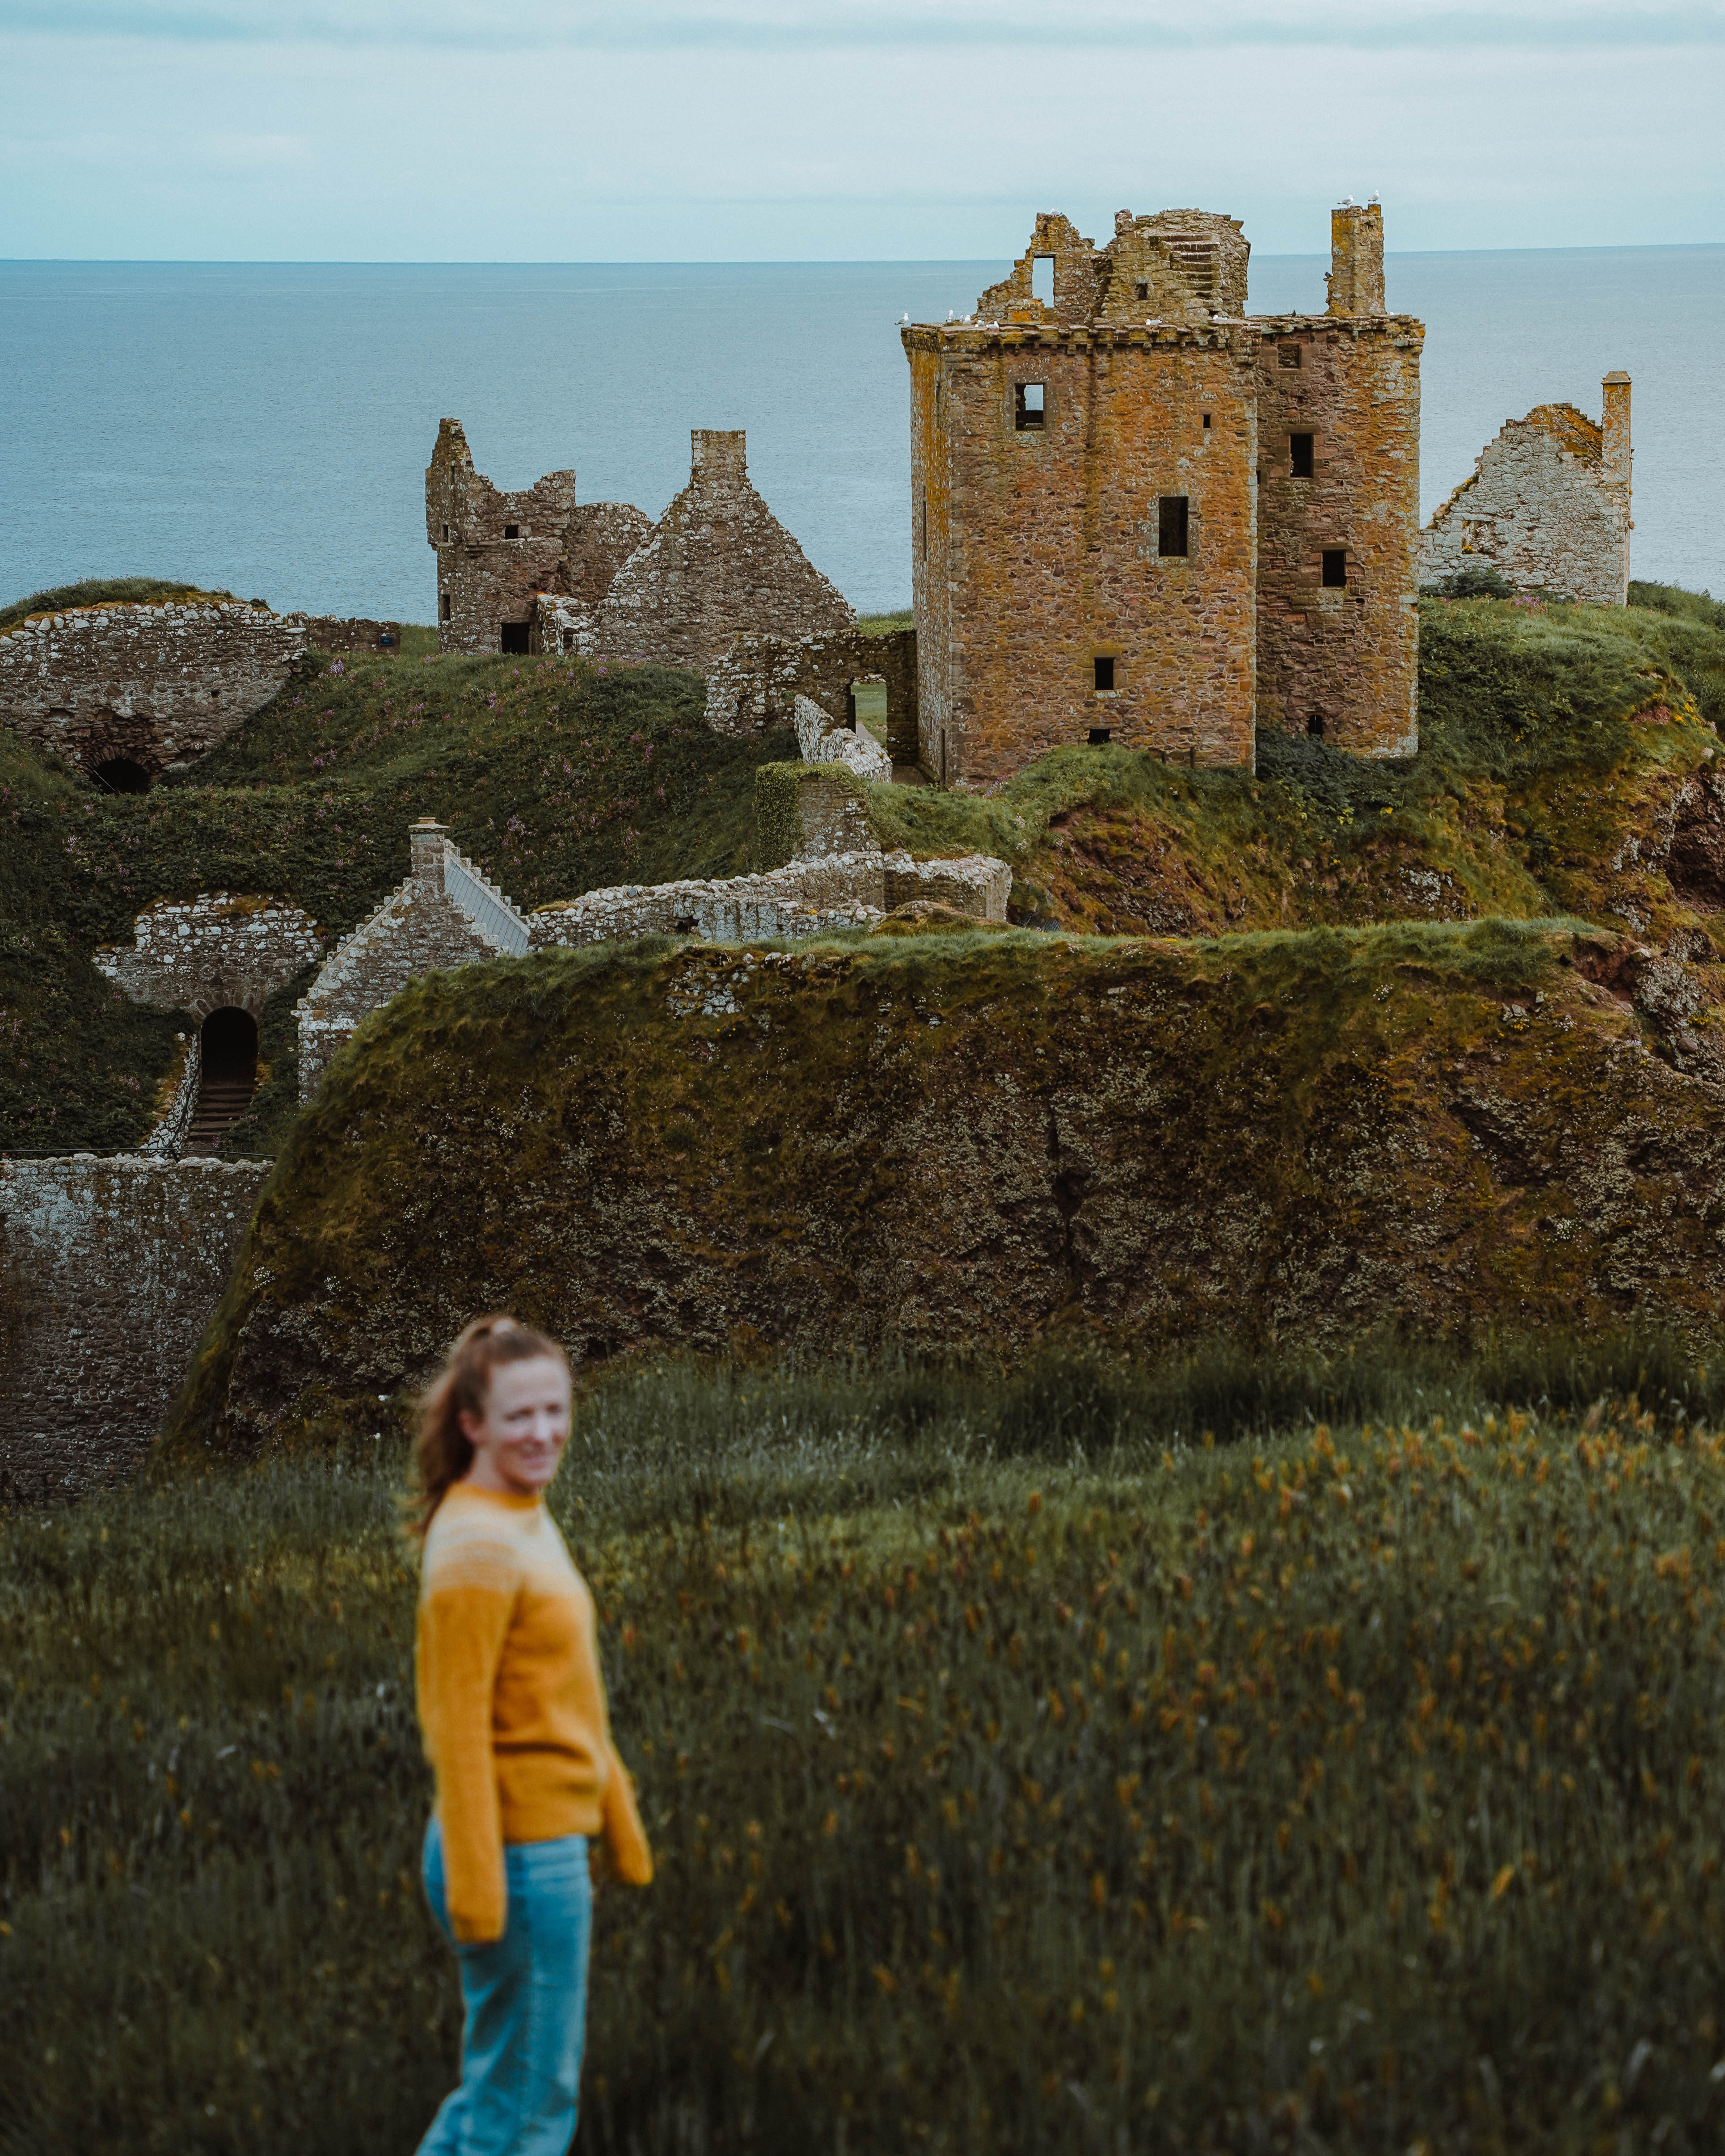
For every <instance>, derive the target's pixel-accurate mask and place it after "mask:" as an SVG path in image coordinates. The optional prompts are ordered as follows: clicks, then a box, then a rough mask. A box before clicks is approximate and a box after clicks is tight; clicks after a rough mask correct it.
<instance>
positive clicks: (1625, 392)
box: [1600, 367, 1630, 487]
mask: <svg viewBox="0 0 1725 2156" xmlns="http://www.w3.org/2000/svg"><path fill="white" fill-rule="evenodd" d="M1601 387H1602V388H1603V389H1604V399H1605V427H1604V436H1605V439H1604V442H1603V444H1601V447H1600V461H1601V464H1602V465H1603V468H1604V476H1605V478H1606V479H1608V480H1614V481H1615V483H1616V484H1617V485H1620V486H1625V487H1626V486H1627V485H1629V483H1630V378H1629V377H1628V375H1626V374H1625V372H1624V371H1623V369H1622V368H1621V367H1614V368H1613V369H1612V371H1611V372H1610V373H1609V374H1608V375H1607V376H1606V377H1605V379H1604V382H1603V384H1602V385H1601Z"/></svg>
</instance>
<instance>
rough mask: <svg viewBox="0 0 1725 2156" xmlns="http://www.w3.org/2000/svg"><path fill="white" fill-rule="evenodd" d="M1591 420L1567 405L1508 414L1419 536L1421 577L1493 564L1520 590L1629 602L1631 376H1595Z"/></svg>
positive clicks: (1429, 579) (1436, 579) (1599, 602)
mask: <svg viewBox="0 0 1725 2156" xmlns="http://www.w3.org/2000/svg"><path fill="white" fill-rule="evenodd" d="M1600 387H1601V394H1602V400H1603V418H1602V420H1601V423H1599V425H1597V426H1595V425H1594V422H1593V421H1592V420H1591V419H1589V418H1588V416H1587V414H1586V413H1585V412H1581V411H1578V410H1577V409H1576V408H1575V406H1574V405H1573V404H1540V405H1536V406H1535V408H1533V410H1532V411H1531V412H1530V413H1528V414H1527V418H1525V419H1507V420H1506V421H1505V422H1504V424H1503V426H1502V429H1501V430H1500V432H1499V434H1498V435H1497V439H1496V440H1495V441H1492V442H1488V443H1487V444H1486V446H1485V448H1484V449H1481V451H1480V454H1479V455H1478V457H1477V458H1476V459H1475V463H1474V468H1473V472H1472V475H1471V477H1469V478H1467V479H1465V480H1462V482H1461V485H1460V486H1458V487H1457V488H1456V490H1455V492H1454V493H1453V494H1452V495H1450V498H1449V500H1447V501H1446V502H1445V504H1444V506H1443V507H1442V508H1441V509H1440V510H1439V511H1438V512H1437V514H1436V515H1435V516H1434V517H1433V518H1432V520H1431V522H1430V524H1429V525H1428V526H1426V528H1425V531H1424V533H1423V534H1422V535H1421V539H1420V577H1421V580H1422V581H1423V582H1425V583H1440V581H1441V580H1442V579H1443V578H1445V577H1453V576H1455V575H1457V574H1459V573H1461V572H1465V571H1466V570H1468V569H1470V568H1485V569H1491V570H1494V571H1495V572H1497V575H1499V576H1500V577H1503V578H1505V579H1506V581H1507V582H1508V583H1512V584H1513V585H1514V586H1515V588H1516V589H1517V591H1519V592H1527V593H1534V592H1538V593H1552V594H1554V595H1556V596H1558V597H1560V598H1566V599H1579V600H1585V601H1589V602H1590V603H1592V604H1594V605H1595V606H1626V605H1627V604H1628V603H1629V579H1630V531H1632V530H1633V528H1634V526H1633V524H1632V522H1631V521H1630V461H1631V454H1630V378H1629V377H1628V375H1626V374H1625V373H1623V372H1621V371H1620V370H1617V371H1614V372H1612V373H1609V374H1608V375H1607V376H1606V377H1605V378H1604V382H1603V383H1602V384H1601V385H1600Z"/></svg>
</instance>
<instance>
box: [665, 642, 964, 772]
mask: <svg viewBox="0 0 1725 2156" xmlns="http://www.w3.org/2000/svg"><path fill="white" fill-rule="evenodd" d="M871 677H878V678H879V680H880V685H881V686H882V687H883V688H884V689H885V690H886V721H885V734H884V740H885V742H886V748H887V751H888V752H889V754H890V755H891V757H892V760H893V762H895V763H915V762H916V761H917V759H918V757H920V756H921V754H922V747H921V743H920V742H919V740H918V737H917V729H916V630H915V629H893V630H891V631H889V633H888V634H886V635H885V636H870V635H869V634H865V632H864V631H863V630H861V629H836V630H833V631H831V632H829V633H828V634H824V635H821V636H800V637H797V638H795V639H787V638H784V637H779V636H761V635H755V634H750V635H746V636H739V637H738V638H737V639H736V640H735V641H734V642H733V643H732V645H731V648H730V649H729V650H728V651H726V652H725V653H724V654H722V655H721V657H719V658H717V659H716V660H713V662H712V664H711V665H710V666H709V667H708V668H707V671H706V722H707V724H708V725H709V726H711V727H712V728H713V730H714V731H716V732H717V733H721V734H751V733H759V732H762V731H764V730H765V729H766V728H767V727H768V726H782V725H783V724H784V723H785V722H786V721H788V720H789V719H790V717H791V716H792V713H793V711H794V709H795V707H796V701H797V699H798V696H807V697H809V699H810V700H811V701H813V702H814V703H816V704H819V706H820V707H821V709H822V710H823V711H830V712H832V713H834V715H835V716H836V715H840V714H842V715H843V716H845V719H846V720H847V721H850V720H854V719H855V716H856V712H855V708H854V706H855V693H854V692H855V687H856V685H857V684H858V683H859V682H865V681H868V680H870V678H871ZM876 731H879V729H876Z"/></svg>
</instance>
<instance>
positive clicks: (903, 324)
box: [898, 315, 911, 330]
mask: <svg viewBox="0 0 1725 2156" xmlns="http://www.w3.org/2000/svg"><path fill="white" fill-rule="evenodd" d="M898 326H899V327H900V328H901V330H907V329H909V327H910V326H911V318H910V316H908V315H901V316H899V318H898Z"/></svg>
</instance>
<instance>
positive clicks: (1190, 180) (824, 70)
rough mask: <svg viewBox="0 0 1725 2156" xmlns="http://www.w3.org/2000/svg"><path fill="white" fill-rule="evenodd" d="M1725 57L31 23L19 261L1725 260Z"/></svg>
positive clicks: (1646, 30) (1526, 8) (185, 16)
mask: <svg viewBox="0 0 1725 2156" xmlns="http://www.w3.org/2000/svg"><path fill="white" fill-rule="evenodd" d="M1722 62H1725V0H1702V4H1683V0H1675V4H1670V5H1661V4H1636V0H1613V4H1609V5H1608V4H1603V0H1495V4H1486V5H1477V4H1473V0H1459V4H1443V0H506V4H505V0H0V79H3V80H4V81H5V82H6V83H7V85H8V93H9V94H8V96H7V98H6V100H5V109H4V115H3V117H0V256H4V257H14V258H15V257H19V256H36V257H40V256H51V257H52V256H57V257H97V258H110V259H111V258H131V259H137V258H146V259H147V258H159V257H169V258H177V259H315V260H358V261H413V260H442V261H474V260H488V261H511V260H516V261H608V260H624V261H629V260H636V261H639V260H673V261H675V260H738V259H904V258H907V257H917V256H922V257H934V258H943V259H952V258H954V257H998V256H1001V255H1004V254H1009V253H1010V252H1013V251H1014V250H1015V249H1017V247H1018V246H1019V244H1022V237H1023V234H1024V229H1025V228H1026V226H1027V222H1028V218H1027V212H1028V211H1031V210H1034V209H1037V208H1064V209H1065V210H1067V211H1069V212H1070V213H1072V214H1073V215H1075V216H1076V217H1077V218H1078V219H1079V221H1080V223H1081V224H1082V225H1083V226H1084V228H1085V229H1086V230H1087V231H1090V232H1092V233H1095V234H1100V235H1101V236H1106V233H1107V232H1108V231H1109V230H1110V229H1111V223H1112V213H1113V212H1114V210H1115V209H1116V208H1120V207H1122V206H1130V207H1132V208H1137V209H1151V208H1159V207H1163V206H1165V205H1167V206H1172V205H1178V204H1187V203H1196V204H1199V205H1202V206H1204V207H1206V208H1215V209H1224V210H1227V211H1229V212H1230V213H1233V214H1235V215H1236V216H1240V217H1243V218H1245V220H1246V226H1247V230H1248V233H1249V234H1250V237H1251V239H1252V240H1253V242H1254V244H1255V246H1256V247H1257V248H1259V249H1263V250H1266V251H1268V252H1271V253H1276V252H1295V253H1303V252H1308V251H1311V252H1316V251H1317V250H1318V249H1321V248H1322V247H1324V246H1326V245H1327V238H1328V231H1327V211H1328V207H1329V204H1330V203H1331V202H1332V200H1333V199H1335V198H1336V197H1337V196H1338V195H1339V194H1342V193H1353V194H1355V195H1360V196H1363V195H1365V194H1368V193H1374V192H1375V193H1381V194H1382V195H1383V197H1384V204H1385V214H1386V218H1387V220H1388V237H1389V244H1390V245H1391V246H1392V247H1393V248H1450V247H1455V248H1480V247H1548V246H1581V245H1589V244H1593V245H1599V244H1615V245H1626V244H1647V243H1654V242H1671V241H1693V240H1718V239H1722V238H1725V178H1722V161H1721V156H1720V146H1719V143H1720V137H1719V121H1718V115H1719V113H1720V110H1721V109H1722V95H1721V93H1722V90H1725V65H1722Z"/></svg>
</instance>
